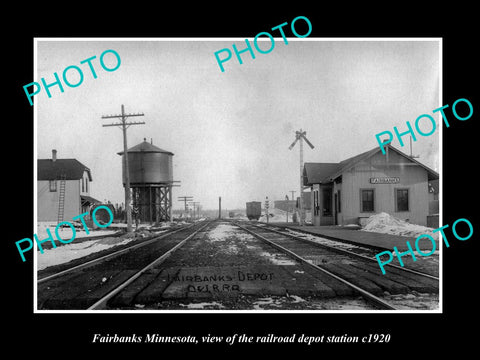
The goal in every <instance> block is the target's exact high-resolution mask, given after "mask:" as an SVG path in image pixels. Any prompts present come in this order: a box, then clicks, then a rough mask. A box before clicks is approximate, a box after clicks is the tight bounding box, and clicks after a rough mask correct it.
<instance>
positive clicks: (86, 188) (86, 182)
mask: <svg viewBox="0 0 480 360" xmlns="http://www.w3.org/2000/svg"><path fill="white" fill-rule="evenodd" d="M85 192H87V193H88V178H87V179H85Z"/></svg>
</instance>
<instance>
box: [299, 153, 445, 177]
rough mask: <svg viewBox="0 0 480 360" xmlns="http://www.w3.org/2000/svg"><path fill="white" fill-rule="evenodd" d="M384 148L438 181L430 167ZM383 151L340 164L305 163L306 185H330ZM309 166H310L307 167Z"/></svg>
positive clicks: (349, 159)
mask: <svg viewBox="0 0 480 360" xmlns="http://www.w3.org/2000/svg"><path fill="white" fill-rule="evenodd" d="M384 148H388V150H393V151H395V152H396V153H398V154H399V155H401V156H403V157H405V158H406V159H408V160H409V161H411V162H413V163H415V164H417V165H419V166H421V167H422V168H424V169H425V170H426V171H427V173H428V180H429V181H430V180H436V179H438V178H439V175H438V173H437V172H436V171H434V170H432V169H430V168H429V167H428V166H426V165H424V164H422V163H421V162H419V161H417V160H415V159H414V158H412V157H410V156H408V155H407V154H405V153H403V152H401V151H400V150H398V149H396V148H394V147H393V146H391V145H384ZM379 151H381V149H380V147H379V146H376V147H375V148H373V149H371V150H368V151H365V152H363V153H361V154H358V155H355V156H352V157H350V158H348V159H345V160H343V161H341V162H339V163H305V166H304V170H303V174H304V180H303V182H304V185H306V186H310V185H312V184H320V183H328V182H332V181H333V180H335V179H336V178H337V177H339V176H340V175H342V174H343V173H344V172H345V171H348V170H349V169H351V168H352V167H353V166H355V165H356V164H357V163H359V162H361V161H365V160H367V159H369V158H370V157H372V156H373V155H375V154H376V153H378V152H379ZM307 165H308V166H307Z"/></svg>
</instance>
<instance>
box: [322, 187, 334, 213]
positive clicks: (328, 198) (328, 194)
mask: <svg viewBox="0 0 480 360" xmlns="http://www.w3.org/2000/svg"><path fill="white" fill-rule="evenodd" d="M322 197H323V213H322V215H323V216H332V189H323V192H322Z"/></svg>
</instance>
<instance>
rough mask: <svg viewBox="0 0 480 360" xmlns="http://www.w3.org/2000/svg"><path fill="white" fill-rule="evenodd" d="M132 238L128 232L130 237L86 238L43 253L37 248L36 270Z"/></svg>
mask: <svg viewBox="0 0 480 360" xmlns="http://www.w3.org/2000/svg"><path fill="white" fill-rule="evenodd" d="M133 240H135V235H134V234H130V237H126V236H125V237H124V236H120V237H106V238H104V239H96V240H88V241H82V242H78V243H75V241H73V242H72V243H70V244H68V245H64V246H58V247H56V248H52V249H46V250H44V251H43V254H42V253H40V251H39V250H37V270H42V269H45V268H47V267H49V266H52V265H58V264H63V263H66V262H69V261H70V260H73V259H78V258H81V257H84V256H87V255H89V254H91V253H94V252H98V251H102V250H105V249H108V248H111V247H113V246H117V245H124V244H127V243H129V242H130V241H133Z"/></svg>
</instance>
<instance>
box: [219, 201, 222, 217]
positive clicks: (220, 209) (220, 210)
mask: <svg viewBox="0 0 480 360" xmlns="http://www.w3.org/2000/svg"><path fill="white" fill-rule="evenodd" d="M218 218H219V219H221V218H222V197H221V196H219V197H218Z"/></svg>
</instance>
